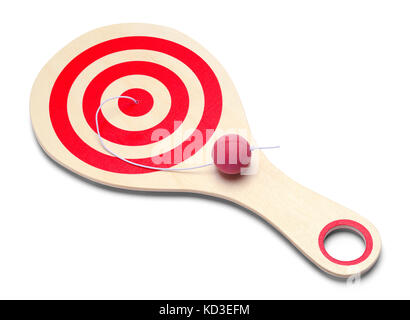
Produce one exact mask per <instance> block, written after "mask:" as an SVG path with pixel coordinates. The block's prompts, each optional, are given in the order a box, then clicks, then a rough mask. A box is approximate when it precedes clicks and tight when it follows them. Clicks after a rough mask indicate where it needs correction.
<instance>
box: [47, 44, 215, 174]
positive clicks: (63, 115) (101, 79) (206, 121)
mask: <svg viewBox="0 0 410 320" xmlns="http://www.w3.org/2000/svg"><path fill="white" fill-rule="evenodd" d="M135 49H143V50H152V51H157V52H161V53H164V54H167V55H169V56H171V57H174V58H176V59H178V60H179V61H181V62H182V63H184V64H185V65H186V66H187V67H189V68H190V69H191V71H192V72H193V73H194V74H195V76H196V77H197V79H198V80H199V82H200V84H201V87H202V89H203V94H204V111H203V114H202V117H201V119H200V121H199V124H198V126H197V128H196V129H197V130H198V131H199V132H201V133H202V136H203V139H204V141H203V144H202V145H204V144H205V143H206V142H207V140H208V139H209V138H210V135H209V134H206V132H205V131H206V130H207V129H211V130H215V129H216V127H217V125H218V123H219V120H220V117H221V113H222V92H221V88H220V85H219V82H218V79H217V78H216V76H215V74H214V72H213V71H212V69H211V68H210V66H209V65H208V64H207V63H206V62H205V61H204V60H203V59H202V58H201V57H200V56H198V55H197V54H196V53H194V52H193V51H191V50H189V49H188V48H186V47H184V46H182V45H179V44H177V43H175V42H172V41H169V40H165V39H160V38H154V37H142V36H135V37H123V38H117V39H112V40H108V41H105V42H102V43H100V44H97V45H95V46H93V47H90V48H89V49H87V50H85V51H83V52H82V53H80V54H79V55H78V56H76V57H75V58H74V59H73V60H71V61H70V62H69V63H68V64H67V66H66V67H65V68H64V69H63V70H62V72H61V73H60V74H59V76H58V77H57V79H56V81H55V83H54V86H53V88H52V91H51V95H50V102H49V112H50V119H51V123H52V125H53V129H54V131H55V133H56V135H57V137H58V138H59V140H60V141H61V143H62V144H63V145H64V146H65V147H66V148H67V149H68V150H69V151H70V152H71V153H72V154H73V155H74V156H76V157H77V158H79V159H80V160H82V161H84V162H86V163H87V164H89V165H91V166H94V167H96V168H99V169H102V170H106V171H110V172H116V173H146V172H151V171H152V170H149V169H144V168H140V167H136V166H132V165H130V164H127V163H125V162H123V161H121V160H120V159H117V158H115V157H112V156H110V155H107V154H104V153H101V152H99V151H97V150H95V149H94V148H92V147H90V146H89V145H87V144H86V143H85V142H84V141H83V140H82V139H81V138H80V137H79V136H78V135H77V133H76V132H75V131H74V129H73V127H72V125H71V123H70V121H69V117H68V112H67V100H68V95H69V92H70V89H71V86H72V85H73V83H74V81H75V80H76V78H77V77H78V76H79V74H80V73H81V72H82V71H83V70H84V69H86V68H87V67H88V66H89V65H90V64H91V63H93V62H95V61H96V60H98V59H101V58H102V57H104V56H106V55H109V54H112V53H115V52H120V51H125V50H135ZM126 66H128V67H132V70H126ZM116 72H117V73H118V74H116ZM142 72H144V73H142ZM129 74H147V75H149V76H152V77H155V78H157V79H159V80H160V81H161V82H163V83H164V84H165V83H167V84H168V85H166V86H167V88H168V90H169V91H170V94H171V97H172V95H174V97H173V100H172V104H174V109H172V107H171V110H170V112H169V113H168V115H167V118H168V119H166V120H165V119H164V120H163V121H165V123H162V125H165V126H166V125H167V123H168V121H172V123H173V122H174V121H181V120H183V119H184V118H185V116H186V112H187V109H186V103H187V101H188V103H189V98H188V96H187V94H186V87H185V85H184V84H183V83H182V81H181V80H180V79H179V78H178V77H176V75H175V73H174V72H172V71H171V70H169V69H167V68H165V67H163V66H160V65H158V64H154V63H149V62H142V61H130V62H124V63H120V64H118V65H114V66H112V67H110V68H108V69H106V70H104V71H103V72H101V73H100V74H99V75H97V77H95V78H94V79H93V80H92V81H91V82H90V84H89V86H88V87H87V90H86V93H85V94H84V99H83V111H84V116H85V117H86V119H87V122H88V124H89V125H90V127H91V128H93V129H95V123H94V121H91V118H94V117H95V111H96V107H98V104H99V103H100V101H99V99H100V97H101V95H100V94H102V92H103V91H104V88H106V87H107V86H108V85H109V84H110V83H111V82H112V81H114V80H115V79H118V78H120V77H123V76H126V75H129ZM170 79H172V80H170ZM174 81H175V82H174ZM171 82H172V83H171ZM170 114H171V115H170ZM105 121H107V120H106V119H105V120H103V119H102V117H101V123H103V122H104V123H105ZM173 129H174V128H172V130H173ZM111 130H112V131H111ZM149 130H151V129H149ZM101 132H102V134H103V135H104V137H105V138H107V139H108V140H110V141H115V142H117V143H121V144H124V145H143V144H146V143H150V142H151V141H149V140H148V139H149V138H150V137H148V138H147V137H146V134H148V132H144V131H136V132H128V131H126V130H122V129H119V128H117V127H115V126H112V125H111V124H109V123H108V121H107V123H105V124H102V126H101ZM134 139H135V140H134ZM192 139H193V135H191V136H190V137H188V139H187V140H185V141H184V142H183V143H182V144H181V145H179V146H176V147H175V148H174V149H172V150H170V151H168V152H167V154H168V153H169V156H170V157H171V159H172V160H171V163H170V164H162V165H158V164H156V163H154V162H153V161H152V158H151V157H146V158H141V159H129V160H130V161H134V162H137V163H141V164H144V165H149V166H160V167H164V168H168V167H172V166H174V165H176V164H178V163H180V162H182V161H184V160H186V159H187V158H189V157H191V156H192V155H193V154H195V153H196V152H198V151H199V149H198V148H196V149H194V150H193V151H192V152H189V153H188V154H186V153H185V152H183V153H182V154H183V156H182V157H181V158H179V157H174V150H176V149H182V150H185V149H186V148H187V147H188V145H189V144H190V142H191V140H192Z"/></svg>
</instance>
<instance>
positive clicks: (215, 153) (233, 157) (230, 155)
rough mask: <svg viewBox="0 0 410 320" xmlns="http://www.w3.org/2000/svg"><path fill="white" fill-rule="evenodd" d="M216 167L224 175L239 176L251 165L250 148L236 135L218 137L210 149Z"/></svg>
mask: <svg viewBox="0 0 410 320" xmlns="http://www.w3.org/2000/svg"><path fill="white" fill-rule="evenodd" d="M212 158H213V160H214V163H215V165H216V167H217V168H218V169H219V170H220V171H221V172H223V173H226V174H239V173H241V169H242V168H245V167H248V166H249V164H250V163H251V146H250V145H249V143H248V141H246V139H245V138H243V137H241V136H240V135H238V134H227V135H225V136H222V137H220V138H219V139H218V140H217V141H216V142H215V144H214V147H213V149H212Z"/></svg>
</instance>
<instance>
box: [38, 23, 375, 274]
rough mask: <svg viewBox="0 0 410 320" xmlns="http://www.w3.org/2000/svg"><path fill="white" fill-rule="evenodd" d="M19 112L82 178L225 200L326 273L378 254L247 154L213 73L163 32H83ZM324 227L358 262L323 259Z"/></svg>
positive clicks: (204, 55)
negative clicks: (346, 236)
mask: <svg viewBox="0 0 410 320" xmlns="http://www.w3.org/2000/svg"><path fill="white" fill-rule="evenodd" d="M30 112H31V120H32V124H33V128H34V132H35V135H36V137H37V140H38V141H39V143H40V145H41V146H42V148H43V149H44V150H45V152H46V153H47V154H48V155H49V156H50V157H51V158H52V159H54V160H55V161H56V162H58V163H59V164H61V165H63V166H64V167H66V168H68V169H69V170H72V171H73V172H75V173H77V174H79V175H81V176H83V177H86V178H88V179H90V180H93V181H96V182H99V183H102V184H105V185H110V186H113V187H117V188H124V189H132V190H149V191H175V192H194V193H201V194H207V195H211V196H214V197H219V198H224V199H227V200H229V201H232V202H235V203H237V204H239V205H241V206H243V207H245V208H247V209H249V210H251V211H253V212H255V213H256V214H257V215H259V216H260V217H262V218H263V219H264V220H266V221H267V222H268V223H270V224H271V225H272V226H274V227H275V228H276V229H277V230H279V231H280V232H281V233H282V234H283V235H284V236H285V237H286V238H287V239H288V240H289V241H290V242H291V243H292V244H293V245H295V246H296V248H298V249H299V250H300V251H301V252H302V253H303V254H304V255H305V256H306V257H307V258H308V259H309V260H311V261H312V262H313V263H314V264H316V265H317V266H318V267H319V268H321V269H322V270H324V271H325V272H327V273H329V274H332V275H334V276H338V277H345V278H346V277H349V276H352V275H356V274H361V273H364V272H366V271H368V270H369V269H370V268H371V267H372V266H373V265H374V264H375V262H376V261H377V258H378V257H379V254H380V250H381V240H380V237H379V234H378V232H377V230H376V228H375V227H374V226H373V225H372V224H371V223H370V222H369V221H367V220H366V219H364V218H363V217H361V216H359V215H358V214H356V213H355V212H353V211H351V210H349V209H347V208H344V207H342V206H341V205H339V204H337V203H335V202H333V201H330V200H328V199H326V198H324V197H322V196H320V195H318V194H317V193H315V192H313V191H311V190H308V189H307V188H305V187H303V186H301V185H299V184H297V183H296V182H294V181H293V180H291V179H290V178H288V177H287V176H286V175H285V174H283V173H282V172H281V171H279V170H278V169H277V168H276V167H275V166H274V165H272V164H271V163H270V162H269V161H268V160H267V158H266V157H265V156H264V154H263V152H262V150H260V148H259V149H258V148H257V147H255V146H256V144H255V141H254V139H253V138H252V135H251V134H250V131H249V127H248V122H247V120H246V117H245V114H244V112H243V109H242V105H241V102H240V99H239V96H238V93H237V92H236V90H235V87H234V85H233V83H232V81H231V79H230V78H229V76H228V75H227V73H226V72H225V70H224V69H223V68H222V66H221V65H220V64H219V63H218V62H217V61H216V59H215V58H214V57H212V56H211V55H210V54H209V53H208V52H207V51H206V50H205V49H204V48H203V47H202V46H200V45H199V44H198V43H196V42H194V41H193V40H192V39H190V38H188V37H187V36H185V35H183V34H181V33H179V32H177V31H175V30H172V29H169V28H165V27H161V26H155V25H148V24H120V25H113V26H107V27H103V28H100V29H97V30H94V31H91V32H89V33H86V34H85V35H83V36H81V37H79V38H78V39H76V40H74V41H73V42H71V43H70V44H68V45H67V46H66V47H65V48H63V49H62V50H61V51H60V52H58V53H57V54H56V55H55V56H54V57H53V58H52V59H51V60H50V61H49V62H48V63H47V64H46V65H45V67H44V68H43V69H42V70H41V72H40V74H39V75H38V77H37V79H36V81H35V83H34V86H33V89H32V93H31V100H30ZM336 229H350V230H354V231H356V232H357V233H359V234H360V235H361V236H362V237H363V239H364V241H365V243H366V248H365V251H364V253H363V255H362V256H361V257H359V258H358V259H355V260H352V261H340V260H337V259H335V258H333V257H332V256H331V255H329V254H328V252H327V251H326V248H325V246H324V241H325V238H326V236H327V235H329V234H330V233H331V232H332V231H333V230H336ZM272 254H273V253H272Z"/></svg>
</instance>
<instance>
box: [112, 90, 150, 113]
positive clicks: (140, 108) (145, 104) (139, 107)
mask: <svg viewBox="0 0 410 320" xmlns="http://www.w3.org/2000/svg"><path fill="white" fill-rule="evenodd" d="M121 95H122V96H127V97H131V98H134V99H135V100H137V101H138V104H135V103H134V101H132V100H130V99H118V107H119V108H120V110H121V111H122V112H123V113H125V114H126V115H128V116H131V117H139V116H142V115H144V114H146V113H148V112H149V111H150V110H151V109H152V106H153V105H154V99H153V98H152V96H151V94H150V93H149V92H148V91H146V90H144V89H140V88H134V89H129V90H127V91H125V92H124V93H122V94H121Z"/></svg>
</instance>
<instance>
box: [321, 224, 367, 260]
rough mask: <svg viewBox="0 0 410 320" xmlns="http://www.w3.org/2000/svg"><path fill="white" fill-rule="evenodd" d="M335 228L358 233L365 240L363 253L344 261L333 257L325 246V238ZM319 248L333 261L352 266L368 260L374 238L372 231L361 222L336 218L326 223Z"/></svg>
mask: <svg viewBox="0 0 410 320" xmlns="http://www.w3.org/2000/svg"><path fill="white" fill-rule="evenodd" d="M335 230H349V231H354V232H356V233H358V234H359V235H360V236H361V237H362V238H363V240H364V242H365V250H364V252H363V254H362V255H361V256H360V257H359V258H357V259H355V260H350V261H342V260H338V259H335V258H334V257H332V256H331V255H330V254H329V253H328V252H327V250H326V248H325V240H326V237H327V236H328V235H329V234H331V233H332V232H333V231H335ZM319 248H320V251H321V252H322V254H323V255H324V256H325V257H326V258H327V259H329V260H330V261H331V262H333V263H336V264H340V265H344V266H352V265H355V264H359V263H360V262H363V261H364V260H366V259H367V258H368V257H369V255H370V253H371V252H372V249H373V238H372V236H371V235H370V232H369V231H368V230H367V229H366V228H365V227H364V226H363V225H362V224H360V223H358V222H356V221H353V220H336V221H333V222H331V223H329V224H328V225H326V226H325V227H324V228H323V229H322V231H321V232H320V234H319Z"/></svg>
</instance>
